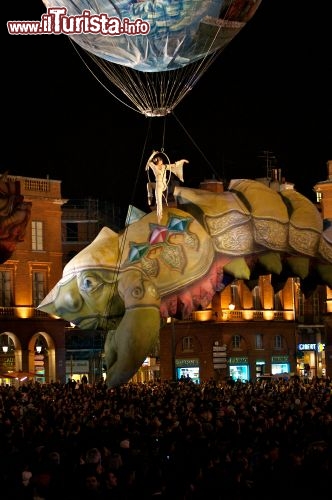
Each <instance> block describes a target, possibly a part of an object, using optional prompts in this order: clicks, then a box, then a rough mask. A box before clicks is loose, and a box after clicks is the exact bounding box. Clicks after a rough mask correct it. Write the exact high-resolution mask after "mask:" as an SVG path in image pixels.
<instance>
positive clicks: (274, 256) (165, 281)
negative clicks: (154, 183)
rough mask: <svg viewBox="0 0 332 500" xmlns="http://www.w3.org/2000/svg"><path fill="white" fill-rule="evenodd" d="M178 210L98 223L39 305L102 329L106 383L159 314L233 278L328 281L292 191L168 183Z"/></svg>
mask: <svg viewBox="0 0 332 500" xmlns="http://www.w3.org/2000/svg"><path fill="white" fill-rule="evenodd" d="M174 197H175V200H176V202H177V207H167V206H165V207H163V213H162V217H161V218H160V220H158V215H157V213H156V211H153V212H151V213H149V214H146V215H143V216H142V218H141V219H139V220H137V219H136V220H135V221H134V222H133V223H131V224H130V223H128V225H127V227H126V228H125V229H124V230H123V231H122V232H121V233H119V234H117V233H115V232H113V231H112V230H111V229H109V228H107V227H104V228H103V229H102V230H101V232H100V233H99V235H98V236H97V237H96V239H95V240H94V241H93V242H92V243H91V244H90V245H88V246H87V247H86V248H84V249H83V250H82V251H81V252H80V253H78V254H77V255H76V256H75V257H74V258H73V259H72V260H71V261H70V262H69V263H68V264H67V265H66V266H65V268H64V270H63V276H62V279H61V280H60V281H59V282H58V283H57V285H56V286H55V287H54V288H53V289H52V290H51V292H50V293H49V294H48V295H47V296H46V297H45V299H44V300H43V301H42V303H41V304H40V305H39V307H38V308H39V309H40V310H42V311H44V312H47V313H49V314H52V315H57V316H60V317H62V318H63V319H65V320H67V321H69V322H71V323H74V324H75V325H77V326H78V327H79V328H81V329H83V330H84V329H99V330H103V331H105V332H107V336H106V341H105V361H106V365H107V384H108V386H109V387H114V386H117V385H119V384H121V383H126V382H127V381H128V380H130V378H131V377H132V376H133V375H134V374H135V373H136V372H137V370H138V369H139V368H140V366H141V365H142V363H143V361H144V359H145V358H146V356H147V355H148V354H149V353H150V352H151V350H152V348H153V346H154V345H155V343H156V342H157V340H158V338H159V329H160V326H161V322H162V320H163V318H167V317H177V318H182V319H185V318H188V317H189V316H190V314H191V313H192V312H193V311H195V310H198V309H200V308H203V309H204V308H206V307H207V306H208V305H209V304H210V302H211V300H212V298H213V296H214V294H215V293H216V291H221V290H223V288H224V287H225V286H226V285H228V284H229V283H230V282H231V281H233V280H235V279H243V280H245V282H246V283H248V284H249V283H250V280H252V279H253V277H254V276H255V275H256V274H257V270H259V272H260V274H261V275H262V274H271V275H272V276H277V277H279V278H280V279H284V280H285V281H286V278H287V277H290V276H295V277H298V278H300V280H301V285H302V286H303V288H306V287H308V284H309V283H310V286H313V285H315V286H317V284H319V283H325V284H327V285H329V286H332V235H331V231H330V229H326V230H324V228H323V221H322V218H321V215H320V213H319V212H318V210H317V208H316V207H315V205H314V204H313V203H312V202H311V201H309V200H308V199H307V198H306V197H304V196H303V195H301V194H300V193H298V192H296V191H295V190H294V189H286V190H283V191H280V192H279V191H276V190H273V189H271V188H269V187H268V186H266V185H265V184H264V183H261V182H258V181H253V180H247V179H239V180H233V181H231V183H230V185H229V188H228V190H227V191H225V192H222V193H213V192H210V191H205V190H202V189H190V188H186V187H182V186H177V187H175V190H174Z"/></svg>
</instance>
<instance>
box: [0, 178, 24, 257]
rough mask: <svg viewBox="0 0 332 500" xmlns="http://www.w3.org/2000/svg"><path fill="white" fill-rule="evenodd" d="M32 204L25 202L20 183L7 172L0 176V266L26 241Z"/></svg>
mask: <svg viewBox="0 0 332 500" xmlns="http://www.w3.org/2000/svg"><path fill="white" fill-rule="evenodd" d="M30 213H31V203H30V202H26V201H24V197H23V196H22V195H21V192H20V182H19V181H16V180H13V179H11V178H10V177H9V176H8V174H7V172H5V173H4V174H0V264H3V263H4V262H6V261H7V260H8V259H9V258H10V257H11V256H12V254H13V252H14V251H15V249H16V246H17V243H19V242H21V241H23V240H24V235H25V230H26V226H27V223H28V221H29V219H30Z"/></svg>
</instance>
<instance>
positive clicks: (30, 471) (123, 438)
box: [0, 377, 332, 500]
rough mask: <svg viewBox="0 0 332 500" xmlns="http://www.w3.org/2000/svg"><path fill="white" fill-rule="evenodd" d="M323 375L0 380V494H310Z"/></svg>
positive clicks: (322, 418)
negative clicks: (115, 381)
mask: <svg viewBox="0 0 332 500" xmlns="http://www.w3.org/2000/svg"><path fill="white" fill-rule="evenodd" d="M331 391H332V382H331V381H330V379H328V378H321V379H319V378H317V379H313V380H307V379H306V380H302V379H300V378H299V377H293V378H291V379H290V380H284V379H280V380H271V381H263V382H262V381H257V382H233V381H227V382H226V381H225V382H223V383H217V382H216V381H214V380H210V381H208V382H204V383H200V384H195V383H193V382H192V381H190V380H179V381H157V382H148V383H128V384H125V385H122V386H119V387H117V388H114V389H108V388H107V386H106V385H105V384H104V382H103V381H100V382H99V383H97V384H94V385H89V384H87V383H76V384H73V383H72V382H71V381H70V382H69V381H68V383H66V384H61V383H57V382H54V383H49V384H38V383H31V384H30V383H27V384H21V385H20V386H19V387H13V386H9V385H3V386H1V387H0V488H1V499H2V500H59V499H60V500H88V499H90V500H92V499H99V500H107V499H115V500H131V499H134V498H135V499H137V498H139V499H144V500H149V499H152V498H155V497H158V498H160V499H162V498H163V499H166V498H167V499H172V500H200V499H203V498H204V499H205V498H208V499H210V500H242V499H243V500H244V499H245V500H247V499H250V498H269V499H277V498H278V499H280V498H282V496H283V497H285V495H286V497H287V494H289V493H290V491H293V492H294V493H296V495H297V496H298V495H305V496H310V495H315V496H317V497H319V495H320V494H324V493H325V492H326V491H328V486H329V482H330V474H331V473H332V454H331V451H332V396H331Z"/></svg>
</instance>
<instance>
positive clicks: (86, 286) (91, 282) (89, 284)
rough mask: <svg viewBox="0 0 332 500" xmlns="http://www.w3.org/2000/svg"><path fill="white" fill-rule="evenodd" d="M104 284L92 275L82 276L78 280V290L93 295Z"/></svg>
mask: <svg viewBox="0 0 332 500" xmlns="http://www.w3.org/2000/svg"><path fill="white" fill-rule="evenodd" d="M103 284H104V283H103V282H102V281H100V279H98V278H97V277H96V276H93V275H91V274H82V275H80V276H79V278H78V288H79V290H80V291H81V292H84V293H93V292H95V291H96V290H97V289H98V288H99V287H100V286H102V285H103Z"/></svg>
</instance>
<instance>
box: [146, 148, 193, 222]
mask: <svg viewBox="0 0 332 500" xmlns="http://www.w3.org/2000/svg"><path fill="white" fill-rule="evenodd" d="M185 163H189V161H188V160H178V161H176V162H175V163H172V164H169V163H167V164H165V163H164V161H163V158H162V157H161V156H160V155H158V154H156V153H155V152H154V153H153V154H152V155H151V156H150V158H149V160H148V162H147V164H146V170H149V168H151V170H152V172H153V174H154V177H155V182H148V183H147V191H148V203H149V205H151V202H152V198H153V190H154V195H155V199H156V206H157V216H158V221H159V222H160V220H161V217H162V213H163V210H162V206H163V196H164V198H165V201H166V203H167V198H166V196H165V192H166V191H167V188H168V184H169V181H170V177H171V174H174V175H176V177H178V179H180V181H181V182H183V165H184V164H185ZM167 173H169V175H167Z"/></svg>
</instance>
